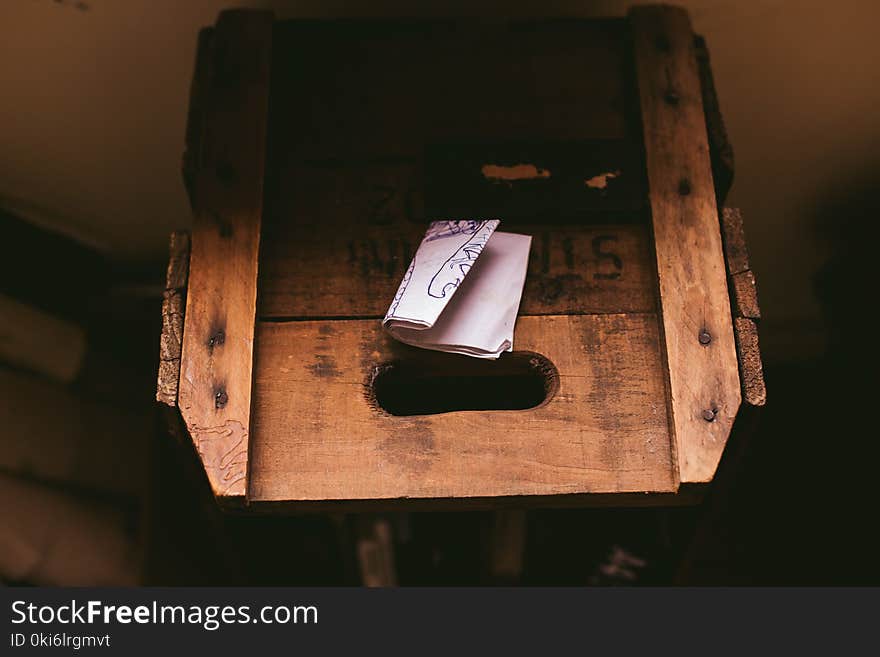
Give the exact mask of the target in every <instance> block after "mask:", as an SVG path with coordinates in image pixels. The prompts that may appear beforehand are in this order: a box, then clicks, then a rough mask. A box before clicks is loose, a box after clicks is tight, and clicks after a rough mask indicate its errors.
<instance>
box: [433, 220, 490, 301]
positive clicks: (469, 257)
mask: <svg viewBox="0 0 880 657" xmlns="http://www.w3.org/2000/svg"><path fill="white" fill-rule="evenodd" d="M488 224H489V222H488V221H483V222H481V224H480V226H479V228H478V229H477V230H476V231H474V232H473V233H472V234H471V236H470V237H469V238H468V240H467V241H466V242H465V243H464V244H462V245H461V246H460V247H459V248H458V250H457V251H456V252H455V253H453V254H452V255H451V256H449V258H448V259H447V260H446V262H444V263H443V265H441V267H440V269H439V270H438V271H437V273H436V274H434V276H433V277H432V278H431V281H430V283H429V284H428V296H431V297H434V298H435V299H444V298H446V293H447V292H448V291H449V290H454V289H455V288H457V287H458V286H459V284H460V283H461V281H462V280H463V279H464V277H465V275H466V274H467V273H468V271H469V270H470V268H471V265H473V263H474V261H475V260H476V259H477V258H478V257H479V255H480V253H482V252H483V247H485V246H486V242H488V241H489V238H490V237H491V236H492V232H493V231H494V228H495V227H494V226H488Z"/></svg>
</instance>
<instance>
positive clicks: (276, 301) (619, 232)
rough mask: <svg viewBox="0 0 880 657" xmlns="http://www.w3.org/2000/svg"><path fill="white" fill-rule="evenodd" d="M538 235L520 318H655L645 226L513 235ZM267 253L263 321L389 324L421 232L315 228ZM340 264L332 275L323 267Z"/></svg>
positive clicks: (269, 248)
mask: <svg viewBox="0 0 880 657" xmlns="http://www.w3.org/2000/svg"><path fill="white" fill-rule="evenodd" d="M510 230H512V231H513V232H522V233H525V234H527V235H532V238H533V239H532V249H531V254H530V259H529V270H528V274H527V276H526V283H525V288H524V290H523V298H522V302H521V304H520V313H521V314H522V315H547V314H573V315H574V314H597V313H620V312H653V311H654V310H655V308H656V294H655V291H654V287H655V285H656V283H655V277H654V274H653V271H654V270H653V264H652V263H651V260H650V259H651V247H650V239H649V235H648V230H647V229H646V228H645V227H642V226H590V227H585V228H579V227H576V226H575V227H564V228H559V229H555V230H547V229H546V228H543V229H542V228H539V227H530V226H515V227H511V228H510ZM300 235H301V237H300V238H299V239H295V238H294V235H293V231H290V232H289V233H287V235H286V236H285V237H284V238H280V237H277V233H273V236H275V237H276V239H272V242H273V243H272V245H271V246H270V245H269V238H268V236H267V240H266V242H267V244H266V248H265V250H264V258H263V260H262V261H261V272H262V274H261V278H260V309H259V314H260V317H261V318H262V319H271V318H276V319H277V318H310V317H311V318H320V317H340V316H342V317H346V318H359V317H361V318H369V317H382V316H384V314H385V312H386V311H387V310H388V304H389V303H390V302H391V299H393V298H394V293H395V292H396V290H397V287H398V286H399V285H400V279H401V278H402V277H403V274H404V272H405V271H406V267H407V266H408V265H409V262H410V260H411V258H412V254H413V253H414V252H415V248H417V247H418V244H419V242H420V240H421V238H422V236H423V235H424V227H423V226H418V225H412V224H409V225H404V226H401V228H400V230H398V229H396V228H393V227H368V228H364V229H360V230H358V231H357V233H356V234H352V233H345V232H342V231H333V230H329V229H327V228H321V227H315V228H314V229H309V230H303V231H302V232H301V233H300ZM328 262H333V267H332V268H328V267H327V266H326V263H328Z"/></svg>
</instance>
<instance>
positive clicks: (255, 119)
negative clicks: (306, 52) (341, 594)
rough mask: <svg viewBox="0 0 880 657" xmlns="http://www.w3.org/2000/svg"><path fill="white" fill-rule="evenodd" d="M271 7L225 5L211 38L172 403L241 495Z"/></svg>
mask: <svg viewBox="0 0 880 657" xmlns="http://www.w3.org/2000/svg"><path fill="white" fill-rule="evenodd" d="M271 40H272V14H271V12H259V11H244V10H241V11H225V12H223V13H221V14H220V17H219V18H218V20H217V24H216V26H215V28H214V32H213V35H212V37H211V54H210V57H211V66H210V78H209V80H208V81H207V82H206V83H205V84H204V85H199V88H200V89H202V92H201V93H203V94H204V95H205V97H206V101H205V103H204V108H205V110H204V111H205V115H204V117H203V121H202V126H203V127H202V134H201V140H200V142H199V143H200V146H199V153H198V156H196V161H197V162H198V167H197V170H195V171H194V172H193V183H192V184H193V197H192V205H193V212H194V220H193V229H192V249H191V255H190V271H189V292H188V294H187V301H186V317H185V325H184V334H183V347H182V351H181V377H180V390H179V404H180V409H181V414H182V416H183V419H184V421H185V422H186V425H187V429H188V431H189V434H190V436H191V437H192V440H193V443H194V445H195V447H196V450H197V451H198V454H199V456H200V458H201V459H202V463H203V465H204V467H205V471H206V472H207V475H208V480H209V482H210V484H211V488H212V490H213V491H214V494H215V495H216V496H218V497H222V498H240V497H242V496H243V495H244V492H245V488H246V484H245V480H246V471H247V454H248V435H249V431H250V407H251V371H252V360H253V339H254V319H255V314H256V292H257V289H256V288H257V257H258V252H259V244H260V220H261V216H262V202H263V171H264V166H265V150H266V123H267V112H268V95H269V62H270V49H271Z"/></svg>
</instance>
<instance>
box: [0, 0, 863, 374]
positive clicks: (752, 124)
mask: <svg viewBox="0 0 880 657" xmlns="http://www.w3.org/2000/svg"><path fill="white" fill-rule="evenodd" d="M230 4H233V5H234V4H237V5H238V6H268V7H272V8H274V9H275V10H276V13H277V15H278V16H279V17H282V18H291V17H348V16H351V17H357V16H425V17H427V16H469V15H471V16H473V15H480V16H516V17H526V16H536V17H540V16H593V15H621V14H623V13H624V12H625V11H626V8H627V7H628V6H629V5H630V4H632V3H629V2H623V1H604V2H589V1H588V0H581V1H575V0H532V1H530V2H521V3H510V2H501V1H494V0H493V1H489V0H483V1H479V0H475V1H470V2H466V1H460V0H459V1H454V2H442V3H441V2H423V3H413V2H405V1H402V0H401V1H396V2H395V1H388V0H375V1H368V0H360V1H358V2H344V1H343V0H330V1H321V0H302V1H297V2H284V1H280V0H279V1H265V2H256V1H254V0H241V1H240V2H238V3H230V2H228V1H224V0H189V1H187V2H172V1H171V0H158V1H157V0H153V1H148V0H126V1H125V2H123V1H120V0H77V1H74V0H4V1H3V2H2V4H0V83H2V87H0V88H2V93H3V101H2V102H0V204H2V205H3V206H4V207H6V208H8V209H11V210H13V211H15V212H16V213H18V214H19V215H21V216H24V217H26V218H28V219H30V220H31V221H34V222H37V223H40V224H42V225H46V226H50V227H52V228H54V229H56V230H60V231H63V232H66V233H68V234H72V235H74V236H77V237H78V238H79V239H81V240H83V241H86V242H88V243H91V244H94V245H97V246H99V247H101V248H103V249H105V250H107V251H108V252H109V253H110V254H112V255H113V256H115V257H118V258H122V259H138V260H150V259H155V260H157V261H158V260H161V259H162V258H163V257H164V253H165V248H166V235H167V233H168V232H169V231H170V230H172V229H173V228H177V227H181V226H186V225H188V223H189V221H190V218H189V212H188V204H187V201H186V197H185V194H184V191H183V186H182V184H181V181H180V174H179V163H180V154H181V150H182V145H183V134H184V123H185V116H186V107H187V97H188V92H189V82H190V76H191V74H192V66H193V57H194V48H195V38H196V33H197V31H198V28H199V27H201V26H203V25H208V24H211V23H213V21H214V18H215V16H216V14H217V12H218V11H219V10H220V9H221V8H224V7H226V6H230ZM513 4H515V7H511V5H513ZM680 4H683V5H685V6H687V7H688V8H689V9H690V10H691V15H692V19H693V22H694V26H695V29H696V30H697V31H698V32H700V33H702V34H703V35H704V36H706V37H707V39H708V43H709V47H710V50H711V54H712V63H713V68H714V72H715V78H716V84H717V87H718V92H719V95H720V100H721V106H722V111H723V113H724V116H725V119H726V121H727V126H728V130H729V133H730V137H731V140H732V142H733V145H734V149H735V153H736V180H735V182H734V186H733V190H732V194H731V197H730V199H729V202H730V203H731V204H736V205H739V206H740V207H742V208H743V209H744V211H745V217H746V222H747V223H746V230H747V233H748V237H749V239H750V243H751V246H752V251H753V268H754V269H755V271H756V273H757V275H758V282H759V290H760V296H761V301H762V309H763V311H764V315H765V321H764V324H763V329H762V339H763V340H764V344H763V346H764V352H765V356H767V357H769V358H776V359H785V358H789V357H800V356H807V355H811V354H813V353H816V352H818V350H819V349H821V330H820V327H821V322H820V320H819V317H820V315H819V308H818V306H817V304H816V301H815V299H814V296H813V292H812V282H811V278H812V276H813V275H814V274H815V272H816V271H817V269H818V267H819V266H820V265H821V263H822V262H823V261H824V260H825V258H826V257H827V253H826V252H825V251H826V246H825V242H824V241H823V237H822V235H821V234H819V233H818V232H817V230H816V228H815V224H816V221H817V217H818V216H819V215H821V210H820V209H821V207H822V204H823V203H825V202H826V199H827V198H829V197H833V196H835V195H839V192H840V190H841V189H845V188H846V187H847V186H848V185H851V184H852V181H854V180H864V179H873V176H874V175H875V173H876V171H877V154H876V147H877V146H878V145H880V121H878V120H877V117H878V116H880V113H878V110H880V74H878V71H880V67H878V65H877V62H880V39H878V38H877V37H876V35H875V31H876V25H877V22H878V20H880V3H876V2H871V1H870V0H859V1H855V2H839V3H833V4H829V3H827V2H824V1H819V0H803V1H800V2H781V1H779V0H758V1H754V2H747V3H744V2H735V1H733V0H690V1H681V2H680Z"/></svg>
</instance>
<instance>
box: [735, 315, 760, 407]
mask: <svg viewBox="0 0 880 657" xmlns="http://www.w3.org/2000/svg"><path fill="white" fill-rule="evenodd" d="M734 328H735V331H736V346H737V351H738V353H739V363H740V374H741V376H742V394H743V401H744V402H745V403H746V404H748V405H749V406H764V405H765V404H766V403H767V386H766V385H765V383H764V366H763V364H762V363H761V349H760V347H759V345H758V327H757V325H756V324H755V322H754V321H753V320H751V319H747V318H743V317H737V318H736V319H735V320H734Z"/></svg>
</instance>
